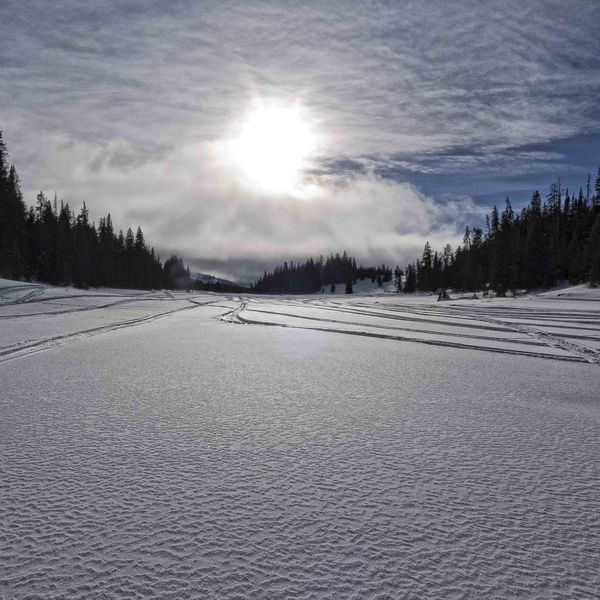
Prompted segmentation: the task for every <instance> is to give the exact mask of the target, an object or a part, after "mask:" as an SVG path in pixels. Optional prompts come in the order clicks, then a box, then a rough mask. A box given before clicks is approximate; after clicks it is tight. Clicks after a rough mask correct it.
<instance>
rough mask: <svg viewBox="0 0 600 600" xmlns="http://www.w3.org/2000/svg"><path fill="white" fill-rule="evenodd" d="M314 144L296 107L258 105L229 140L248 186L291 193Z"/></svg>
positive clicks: (310, 133) (235, 159)
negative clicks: (235, 135) (236, 135)
mask: <svg viewBox="0 0 600 600" xmlns="http://www.w3.org/2000/svg"><path fill="white" fill-rule="evenodd" d="M315 145H316V144H315V137H314V136H313V133H312V132H311V129H310V127H309V125H308V124H307V123H306V121H305V120H303V118H302V112H301V110H300V108H299V107H298V106H288V107H281V106H267V105H265V104H264V103H257V104H256V105H255V107H254V108H253V109H252V110H251V111H250V112H249V113H248V115H247V117H246V119H245V121H243V124H242V127H241V132H240V134H239V136H238V137H236V138H235V139H234V140H232V144H231V154H232V158H233V160H234V161H235V164H236V167H237V168H239V169H240V171H241V172H242V173H243V175H244V176H245V177H246V178H247V179H248V180H249V182H250V183H251V184H253V185H255V186H257V187H260V188H261V189H262V190H264V191H270V192H276V193H277V192H278V193H282V192H294V191H295V190H296V189H298V187H299V186H300V184H301V179H302V172H303V169H304V168H305V167H306V164H307V158H308V157H309V155H310V154H311V152H312V151H313V150H314V148H315Z"/></svg>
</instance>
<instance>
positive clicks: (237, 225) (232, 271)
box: [0, 0, 600, 281]
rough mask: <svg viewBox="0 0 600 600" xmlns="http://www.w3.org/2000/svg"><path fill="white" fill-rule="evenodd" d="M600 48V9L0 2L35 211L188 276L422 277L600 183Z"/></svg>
mask: <svg viewBox="0 0 600 600" xmlns="http://www.w3.org/2000/svg"><path fill="white" fill-rule="evenodd" d="M599 29H600V2H598V0H569V1H567V0H562V1H557V0H520V1H511V0H503V1H502V2H497V1H489V0H474V1H466V0H465V1H455V2H447V1H437V0H427V1H425V0H423V1H416V0H398V1H394V2H368V1H356V2H350V1H346V2H335V1H331V2H327V3H324V2H304V3H300V2H275V1H271V2H252V1H249V0H247V1H243V2H228V1H218V2H217V1H214V2H197V1H189V0H181V1H178V0H173V1H170V2H164V1H162V0H161V1H154V0H146V1H144V2H128V1H125V0H124V1H119V2H115V1H105V0H95V1H93V2H92V1H81V0H55V1H53V2H47V1H44V0H40V1H37V0H19V1H15V2H13V1H12V0H0V129H2V130H3V132H4V139H5V141H6V143H7V145H8V150H9V153H10V160H11V161H12V162H13V163H14V164H15V165H16V167H17V170H18V172H19V174H20V176H21V180H22V187H23V191H24V194H25V199H26V201H27V202H29V203H32V202H33V201H34V199H35V195H36V193H37V192H38V191H39V190H44V191H45V192H46V193H48V194H49V195H51V196H53V195H54V192H55V191H56V193H57V194H58V198H59V199H62V200H64V201H65V202H69V203H70V205H71V207H73V208H76V209H78V208H79V207H80V206H81V203H82V202H83V201H85V202H86V204H87V206H88V208H89V210H90V215H91V217H92V218H93V219H96V220H97V219H98V218H99V217H100V216H103V215H105V214H106V213H107V212H110V213H111V215H112V217H113V221H114V222H115V224H116V225H117V226H119V227H123V228H124V229H126V228H127V227H129V226H131V227H132V228H135V227H136V226H137V225H138V224H139V225H141V226H142V228H143V230H144V233H145V235H146V239H147V241H148V242H149V243H151V244H152V245H154V246H155V248H156V249H157V250H158V251H159V252H160V253H161V256H163V258H166V256H167V255H170V254H171V253H177V254H179V255H182V256H183V257H184V259H185V260H186V262H188V263H189V264H190V265H191V267H192V270H196V271H202V272H211V273H215V274H218V275H221V276H224V277H227V278H231V279H236V280H239V281H252V280H253V279H254V278H255V277H256V276H257V275H260V274H261V273H262V272H263V270H264V269H265V268H270V267H272V266H274V265H275V264H279V263H281V262H282V261H283V260H288V261H289V260H298V259H305V258H308V257H309V256H318V255H320V254H327V253H329V252H336V251H340V252H341V251H342V250H347V251H348V252H349V253H351V254H353V255H355V256H357V258H358V259H359V261H360V262H362V263H364V264H369V263H381V262H385V263H387V264H392V265H394V264H404V263H406V262H407V261H409V260H412V259H414V258H415V257H416V256H418V255H419V254H420V253H421V251H422V248H423V245H424V243H425V241H426V240H429V241H430V243H431V244H432V246H433V247H434V248H442V247H443V246H444V245H445V244H446V243H447V242H449V243H451V244H452V245H453V246H456V244H458V243H459V242H460V239H461V238H462V232H463V231H464V228H465V226H466V225H479V224H481V223H482V219H483V216H484V214H485V213H486V212H487V211H488V210H489V208H490V207H491V206H492V205H493V204H494V203H498V204H499V205H502V204H503V203H504V201H505V198H506V197H507V196H508V197H510V198H511V201H512V203H513V205H514V206H516V207H517V208H518V207H521V206H523V204H524V203H526V202H527V201H528V200H529V198H530V197H531V194H532V192H533V191H534V190H535V189H539V190H540V192H541V193H542V194H545V193H546V191H547V189H548V187H549V185H550V184H551V183H552V182H553V181H555V180H557V179H558V178H559V177H560V179H561V182H562V184H563V185H564V186H568V187H570V188H571V189H576V190H577V191H578V190H579V187H580V186H581V185H585V181H586V177H587V175H588V173H591V174H592V177H593V178H594V177H595V173H596V169H597V168H598V165H599V164H600V36H598V31H599ZM280 117H281V118H280Z"/></svg>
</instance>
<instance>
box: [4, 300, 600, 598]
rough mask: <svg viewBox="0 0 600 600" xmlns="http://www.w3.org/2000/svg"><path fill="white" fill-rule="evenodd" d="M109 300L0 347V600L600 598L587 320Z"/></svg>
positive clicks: (599, 506)
mask: <svg viewBox="0 0 600 600" xmlns="http://www.w3.org/2000/svg"><path fill="white" fill-rule="evenodd" d="M36 291H37V289H34V290H29V291H27V293H26V294H25V295H22V296H20V298H21V299H22V298H28V300H25V301H23V302H22V304H28V303H31V304H33V303H36V304H37V302H38V301H39V300H40V295H39V294H34V293H33V292H36ZM42 293H43V292H42ZM88 297H89V296H88ZM69 298H72V297H69ZM105 298H106V297H105V296H104V299H101V298H100V295H99V296H98V298H97V300H98V302H101V304H96V305H93V306H88V305H83V306H79V305H78V306H77V307H72V309H71V308H69V309H66V310H65V311H61V312H59V313H57V312H54V313H52V312H48V313H45V316H47V317H48V319H49V320H51V321H52V324H53V326H55V325H59V326H63V325H64V324H65V323H67V321H68V320H69V319H71V321H69V322H70V323H72V324H74V326H77V329H76V330H74V331H71V332H65V333H64V334H62V335H53V336H48V335H47V336H45V337H40V338H39V339H35V340H29V341H23V342H21V343H20V344H14V345H12V346H10V347H8V348H2V349H0V363H5V362H7V361H12V360H14V359H17V358H20V359H23V360H20V361H16V362H14V363H10V364H0V377H2V378H4V379H3V380H2V385H1V386H0V391H1V392H2V394H0V499H1V501H0V599H1V600H113V599H114V600H199V599H204V598H207V599H212V598H215V599H223V600H245V599H257V600H262V599H269V600H270V599H279V598H281V599H284V598H285V599H286V600H287V599H288V598H289V599H295V600H338V599H341V598H344V599H346V598H348V599H349V600H363V599H364V600H392V599H394V600H395V599H396V598H405V599H407V600H428V599H430V598H431V599H435V600H437V599H440V600H442V599H443V600H475V599H480V598H486V599H487V598H494V599H498V600H512V599H513V598H527V599H531V600H546V599H549V598H553V599H554V598H556V599H557V600H568V599H577V600H593V599H594V598H600V593H599V592H598V590H599V589H600V554H599V553H598V548H600V502H599V498H600V472H599V469H598V455H599V453H600V438H599V436H598V431H599V426H600V416H599V413H598V398H597V395H595V394H594V391H593V390H594V389H598V386H599V385H600V378H599V376H600V372H598V370H597V369H596V368H595V365H594V364H590V363H596V364H597V362H598V360H597V359H598V356H599V355H600V350H598V351H596V350H593V349H589V348H585V347H584V346H582V345H581V344H579V343H576V342H572V341H571V340H572V338H570V337H569V339H566V338H567V337H568V336H567V335H566V334H565V336H563V335H560V334H558V333H556V331H551V332H550V331H546V330H545V329H544V328H551V327H554V326H555V325H556V326H557V327H563V326H565V325H566V324H570V325H572V326H573V327H579V328H581V329H582V330H588V331H589V332H590V333H588V334H587V335H586V334H584V333H581V334H580V337H581V338H586V339H592V340H596V339H597V338H596V337H594V335H593V331H595V327H594V325H600V311H598V312H595V311H593V310H586V311H582V312H580V313H579V312H573V311H566V310H538V309H537V308H529V309H528V308H520V307H511V306H493V305H492V306H490V305H485V306H472V305H470V306H460V305H452V304H448V303H440V304H427V303H426V302H423V303H417V302H413V303H410V304H409V303H403V302H402V301H394V300H393V299H386V302H385V303H383V302H382V303H379V302H378V301H377V303H376V302H368V301H363V300H358V301H357V300H355V299H352V300H350V299H348V300H346V301H345V302H343V301H327V300H324V299H319V300H314V299H306V298H304V299H303V298H276V297H261V298H254V297H245V296H244V297H239V296H235V295H214V296H210V295H191V296H187V295H184V294H178V293H173V294H171V295H168V294H165V295H164V296H163V297H161V298H158V297H151V298H150V297H148V296H143V297H140V296H129V297H128V296H127V295H125V294H123V295H119V296H117V297H114V298H113V300H112V301H110V302H106V299H105ZM53 299H56V298H53ZM138 300H139V301H142V300H143V301H144V302H148V301H152V302H156V306H155V307H154V306H150V308H148V307H144V309H143V310H153V311H154V312H153V313H152V314H144V315H143V316H140V313H139V312H138V313H137V315H138V316H136V317H135V318H122V317H123V312H121V313H119V312H118V311H119V308H120V307H122V305H123V304H130V305H131V306H128V308H127V310H128V311H129V310H131V311H136V310H137V311H141V310H142V308H139V307H138V308H136V302H137V301H138ZM184 302H185V305H183V306H182V303H184ZM14 305H15V304H14V301H13V302H12V303H11V305H10V306H14ZM4 306H7V305H6V304H5V305H3V306H0V317H2V316H5V317H7V318H6V319H5V320H4V321H0V338H1V332H2V328H8V327H11V328H18V327H19V324H20V323H24V322H26V323H33V324H34V325H35V327H37V326H38V325H39V327H40V331H42V330H43V325H44V324H45V320H44V319H43V318H41V317H42V316H43V315H44V313H41V314H39V313H35V314H23V315H10V316H8V315H2V310H3V307H4ZM169 306H170V307H171V309H170V310H165V308H167V307H169ZM173 306H175V308H172V307H173ZM209 306H210V309H209V308H208V307H209ZM202 307H207V308H206V310H204V311H203V310H202ZM49 308H50V306H49ZM196 309H197V310H196ZM5 310H6V309H5ZM90 311H100V316H101V315H104V314H105V315H106V317H107V318H112V322H107V323H102V324H99V325H97V326H94V327H91V326H89V327H85V326H83V324H85V320H86V319H88V320H89V319H90V318H91V317H92V316H94V317H95V318H96V317H98V315H97V314H96V313H91V312H90ZM112 311H114V313H113V312H112ZM78 313H81V324H82V326H81V327H79V326H78V325H79V324H80V321H79V317H77V314H78ZM134 314H136V313H135V312H134ZM111 315H112V317H111ZM119 315H120V317H119V320H116V319H117V317H118V316H119ZM129 316H131V315H129ZM167 317H173V318H172V319H167ZM524 317H526V318H525V319H524ZM61 319H64V321H61ZM30 320H31V321H30ZM523 321H525V323H524V322H523ZM88 324H89V323H88ZM234 324H237V325H242V324H247V325H248V326H247V327H235V326H233V325H234ZM229 325H230V326H229ZM133 327H139V329H138V330H137V331H136V334H135V335H131V334H129V333H126V332H125V333H123V335H115V336H110V335H108V336H103V335H101V334H104V333H109V332H114V331H117V330H121V329H122V330H125V331H126V330H127V329H128V328H133ZM344 327H346V329H344ZM349 328H352V329H349ZM569 328H572V327H569ZM48 331H56V330H54V329H49V330H48ZM559 331H560V329H559ZM565 331H566V329H565ZM419 335H426V336H429V339H424V338H419V337H418V336H419ZM575 335H578V334H575ZM344 336H345V337H344ZM92 337H94V340H93V342H90V343H87V344H85V347H84V351H82V352H80V351H79V348H78V345H77V344H76V343H75V344H73V346H67V347H64V346H65V345H67V344H69V343H71V342H77V341H81V342H82V344H81V345H82V346H84V344H83V341H84V340H88V339H89V338H92ZM484 342H487V343H488V345H484ZM0 343H1V341H0ZM514 345H519V346H521V347H522V349H521V350H519V349H517V348H515V347H514ZM52 349H56V351H55V352H46V353H43V351H48V350H52ZM465 350H469V351H471V352H464V351H465ZM539 359H545V360H539ZM547 359H550V360H553V361H555V362H554V363H550V362H549V361H548V360H547ZM546 388H547V389H546Z"/></svg>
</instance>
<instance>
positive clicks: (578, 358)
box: [220, 299, 590, 363]
mask: <svg viewBox="0 0 600 600" xmlns="http://www.w3.org/2000/svg"><path fill="white" fill-rule="evenodd" d="M282 304H283V303H282ZM247 306H248V301H247V300H245V299H242V301H241V302H240V304H239V305H238V306H236V307H235V308H234V309H232V310H230V311H228V312H227V313H225V314H224V315H221V317H220V318H221V320H222V321H225V322H228V323H236V324H247V325H263V326H267V327H282V328H285V329H300V330H305V331H321V332H324V333H338V334H343V335H354V336H359V337H368V338H376V339H385V340H393V341H399V342H412V343H417V344H425V345H429V346H442V347H447V348H458V349H462V350H476V351H484V352H493V353H498V354H512V355H517V356H528V357H531V358H544V359H548V360H559V361H567V362H588V363H589V362H590V361H589V360H588V359H587V358H586V357H585V356H582V355H581V354H579V353H573V352H572V351H570V350H568V349H566V348H560V349H561V350H562V351H564V352H570V353H571V354H570V355H569V354H567V355H556V354H549V353H544V352H535V351H528V350H518V349H514V348H501V347H494V346H481V345H474V344H463V343H460V342H454V341H451V340H435V339H432V340H428V339H422V338H416V337H412V336H403V335H392V334H386V333H376V332H370V331H350V330H344V329H335V328H333V327H309V326H307V327H303V326H301V325H292V324H288V323H276V322H271V321H259V320H255V319H251V318H248V317H246V316H242V315H241V313H242V312H243V311H244V310H245V309H246V308H247ZM248 312H267V311H263V310H257V311H253V309H249V311H248ZM348 312H355V313H356V312H357V311H348ZM272 313H273V314H279V313H276V312H275V311H272ZM358 314H364V313H358ZM290 316H293V317H297V315H290ZM377 316H379V315H377ZM306 318H309V317H306ZM316 320H317V321H319V320H320V319H316ZM334 322H335V321H334ZM350 324H352V325H357V326H359V327H360V326H361V324H360V323H350ZM472 327H474V325H472ZM482 329H491V328H489V327H486V326H485V325H482ZM493 329H495V330H497V329H498V328H496V327H494V328H493ZM507 330H508V331H511V329H510V328H509V329H507ZM430 333H433V334H435V333H436V332H430ZM492 341H494V340H492ZM505 343H513V342H512V341H507V342H505ZM529 345H533V344H529ZM535 345H536V346H540V345H541V346H548V344H546V343H544V342H543V341H542V342H541V343H540V341H539V340H538V342H537V343H536V344H535Z"/></svg>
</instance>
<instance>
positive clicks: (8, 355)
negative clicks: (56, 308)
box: [0, 298, 218, 364]
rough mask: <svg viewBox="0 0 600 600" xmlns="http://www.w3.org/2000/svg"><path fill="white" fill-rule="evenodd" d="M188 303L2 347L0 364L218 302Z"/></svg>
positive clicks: (99, 307) (130, 300) (112, 304)
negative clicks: (189, 304)
mask: <svg viewBox="0 0 600 600" xmlns="http://www.w3.org/2000/svg"><path fill="white" fill-rule="evenodd" d="M174 299H175V298H173V300H174ZM186 300H187V299H186ZM135 301H136V299H129V300H121V301H118V302H114V303H111V304H108V305H104V306H96V307H89V308H84V309H82V310H79V311H65V312H62V313H59V314H63V315H64V314H67V313H72V312H83V311H87V310H97V309H101V308H110V307H115V306H117V305H120V304H123V303H126V302H135ZM188 301H189V302H191V304H192V306H183V307H180V308H175V309H173V310H168V311H163V312H159V313H155V314H151V315H146V316H143V317H138V318H134V319H126V320H122V321H117V322H114V323H110V324H107V325H100V326H97V327H91V328H87V329H81V330H77V331H73V332H70V333H66V334H64V335H57V336H52V337H43V338H40V339H36V340H27V341H25V342H21V343H19V344H14V345H12V346H9V347H2V348H0V364H1V363H3V362H7V361H9V360H14V359H16V358H23V357H26V356H30V355H31V354H35V353H37V352H42V351H44V350H50V349H51V348H55V347H58V346H61V345H63V344H65V343H67V342H72V341H76V340H78V339H82V338H87V337H92V336H95V335H99V334H102V333H108V332H111V331H117V330H118V329H124V328H127V327H135V326H138V325H143V324H144V323H151V322H152V321H155V320H157V319H161V318H164V317H168V316H170V315H174V314H176V313H180V312H183V311H187V310H193V309H195V308H199V307H201V306H208V305H212V304H214V303H215V302H218V300H209V301H206V302H196V301H194V300H191V299H190V300H188ZM47 315H48V316H56V315H57V313H48V314H47ZM31 316H38V315H26V317H31Z"/></svg>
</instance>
